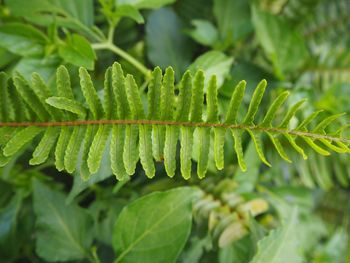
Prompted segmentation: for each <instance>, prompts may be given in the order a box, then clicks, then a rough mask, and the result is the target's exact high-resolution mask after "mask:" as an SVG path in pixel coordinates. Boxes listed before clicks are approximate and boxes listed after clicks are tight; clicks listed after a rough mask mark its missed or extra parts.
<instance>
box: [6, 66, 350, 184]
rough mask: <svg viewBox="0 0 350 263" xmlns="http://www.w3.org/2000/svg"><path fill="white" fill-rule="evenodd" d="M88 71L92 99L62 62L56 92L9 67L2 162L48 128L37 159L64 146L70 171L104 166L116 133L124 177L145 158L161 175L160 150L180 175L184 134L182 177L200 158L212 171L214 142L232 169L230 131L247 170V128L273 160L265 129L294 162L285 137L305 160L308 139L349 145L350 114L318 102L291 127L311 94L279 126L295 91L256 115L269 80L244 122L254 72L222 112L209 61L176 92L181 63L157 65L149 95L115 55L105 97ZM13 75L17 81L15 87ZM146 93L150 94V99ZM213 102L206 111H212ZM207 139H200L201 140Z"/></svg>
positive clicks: (321, 145) (60, 160) (218, 159)
mask: <svg viewBox="0 0 350 263" xmlns="http://www.w3.org/2000/svg"><path fill="white" fill-rule="evenodd" d="M79 78H80V87H81V94H80V95H79V94H77V96H78V97H83V98H85V101H86V104H87V107H85V106H84V104H83V103H81V102H79V101H78V100H76V99H75V98H74V96H73V91H72V87H71V82H70V76H69V74H68V71H67V69H66V68H65V67H63V66H61V67H59V68H58V69H57V74H56V92H52V91H51V90H50V89H48V86H47V84H46V83H45V82H44V81H43V79H42V78H41V77H40V76H39V75H38V74H36V73H34V74H33V75H32V83H31V84H30V83H28V82H27V81H26V80H25V79H24V78H23V76H21V75H20V74H19V73H14V75H13V77H12V79H13V81H8V76H7V75H6V74H4V73H0V91H1V93H0V165H1V166H2V165H5V164H6V163H7V162H8V161H9V160H11V156H13V155H15V154H16V153H18V152H20V150H21V149H23V148H24V146H25V145H26V144H28V143H29V142H31V141H32V139H33V138H34V137H36V136H39V134H40V133H43V135H41V138H40V141H39V144H38V145H37V146H36V147H35V149H34V152H33V158H32V159H31V160H30V164H32V165H35V164H41V163H44V162H45V161H46V160H47V159H48V158H49V156H50V153H51V151H53V149H54V148H55V150H54V151H55V154H54V157H55V165H56V168H57V169H58V170H59V171H62V170H66V171H67V172H69V173H73V172H74V171H75V170H76V169H77V170H78V171H80V174H81V176H82V177H83V178H84V179H88V178H89V177H90V175H91V174H94V173H96V172H97V171H98V170H99V169H100V165H101V160H102V156H103V153H104V152H105V150H106V148H107V142H109V140H110V145H109V149H110V152H109V154H110V161H111V162H110V163H111V169H112V172H113V174H115V176H116V178H117V179H118V180H124V179H126V178H127V177H128V176H129V175H133V174H134V173H135V170H136V166H137V163H138V161H139V160H140V162H141V164H142V167H143V169H144V170H145V173H146V175H147V177H149V178H152V177H154V176H155V166H154V159H155V160H156V161H160V160H164V165H165V170H166V172H167V174H168V175H169V176H170V177H172V176H174V175H175V173H176V152H177V145H178V140H180V171H181V175H182V176H183V178H185V179H189V178H190V177H191V174H192V157H194V159H195V160H196V161H197V174H198V176H199V177H200V178H203V177H204V176H205V174H206V172H207V169H208V163H209V158H210V156H209V152H210V148H211V147H214V149H213V150H214V151H213V152H214V159H215V164H216V167H217V168H218V169H223V168H224V145H225V139H226V138H225V135H226V131H227V130H230V131H231V134H232V136H233V139H234V145H233V146H231V147H233V148H234V151H235V153H236V156H237V161H238V165H239V167H240V169H241V170H242V171H246V170H247V164H246V163H245V160H244V147H243V142H242V140H243V139H246V138H248V137H247V136H245V135H246V134H247V133H248V134H249V135H250V138H251V140H252V141H253V143H254V146H255V148H256V151H257V153H258V156H259V158H260V159H261V161H262V162H263V163H265V164H266V165H268V166H270V163H269V162H268V161H267V159H266V157H265V153H264V150H263V148H264V147H263V146H264V144H263V142H265V141H263V140H262V138H263V136H264V135H267V137H268V138H269V140H270V141H271V142H272V144H273V145H274V148H275V149H276V151H277V153H278V154H279V155H280V156H281V158H282V159H284V160H286V161H287V162H290V158H289V157H288V156H287V154H286V151H285V148H286V147H287V146H286V145H290V146H291V147H292V148H294V149H295V150H296V151H297V152H298V153H299V154H301V155H302V157H303V158H304V159H306V158H307V156H306V154H305V150H304V147H305V146H308V147H310V148H311V149H313V150H314V151H315V152H317V153H319V154H321V155H329V154H330V151H334V152H337V153H347V152H350V148H349V144H350V141H349V140H348V139H347V138H345V137H344V136H343V135H342V132H343V130H344V129H345V128H346V127H347V126H342V127H340V128H336V125H338V124H339V123H340V122H336V120H337V119H338V118H340V117H341V116H342V115H343V114H336V115H332V116H329V117H327V116H326V117H322V116H321V117H320V116H319V113H320V112H321V111H316V112H314V113H312V114H310V115H309V116H308V117H306V118H305V119H303V120H300V121H299V125H298V126H297V127H296V128H293V127H294V126H293V127H290V125H289V124H290V122H291V121H292V119H293V118H295V119H298V117H297V116H296V113H297V111H298V110H299V109H300V107H301V106H302V104H303V103H304V102H305V100H301V101H299V102H297V103H296V104H294V105H293V106H292V107H290V109H288V111H287V113H286V114H285V116H284V118H283V119H282V121H281V122H280V124H279V125H277V126H276V125H275V123H274V122H275V119H277V118H276V116H277V115H278V114H279V113H280V112H281V113H283V112H284V109H283V107H285V106H283V104H284V102H285V101H286V100H287V97H288V94H289V93H288V92H282V93H281V94H280V95H279V96H278V97H277V98H276V99H275V100H274V101H273V102H272V103H271V104H270V106H269V107H268V110H267V112H266V114H265V116H264V117H263V118H262V121H261V122H259V123H258V124H255V123H257V122H256V121H255V119H260V118H261V116H258V115H259V112H260V111H261V110H260V104H261V102H262V99H263V95H264V92H265V89H266V81H265V80H262V81H261V82H260V83H259V84H258V85H257V87H256V89H255V91H254V92H253V95H252V98H251V100H250V104H249V107H248V110H247V112H246V114H245V116H244V115H243V116H244V118H243V120H242V121H241V120H238V118H237V115H238V111H239V109H240V105H241V104H242V101H243V97H244V95H245V87H246V82H245V81H241V82H239V83H238V85H237V86H236V88H235V89H234V92H233V94H232V96H231V99H230V103H229V107H228V109H227V114H225V116H221V114H220V113H219V109H218V108H219V107H218V91H217V88H218V87H217V83H216V77H215V76H213V77H211V78H210V79H209V81H208V82H207V83H208V87H207V89H206V90H207V93H206V95H205V96H204V83H205V77H204V73H203V71H201V70H199V71H197V72H196V73H195V75H194V77H193V78H192V76H191V74H190V72H189V71H186V72H185V74H184V75H183V76H182V78H181V81H180V83H178V85H177V86H176V87H178V91H179V92H178V95H177V94H176V93H175V77H174V71H173V70H172V68H167V69H166V72H165V74H164V76H162V71H161V69H160V68H158V67H157V68H155V69H154V71H153V72H152V75H151V80H150V83H149V85H148V89H147V90H148V94H147V100H143V96H144V95H146V94H143V93H144V92H143V91H141V90H140V89H139V87H138V85H137V84H136V81H135V79H134V77H133V76H132V75H127V76H126V77H124V73H123V70H122V68H121V66H120V64H118V63H114V64H113V65H112V67H109V68H108V69H107V71H106V73H105V80H104V87H103V101H101V100H100V98H99V97H98V95H97V91H96V90H95V88H94V85H93V81H92V79H91V77H90V75H89V73H88V72H87V71H86V70H85V69H83V68H80V70H79ZM12 83H13V85H14V88H12V87H11V86H10V85H12ZM143 101H145V102H148V105H146V107H145V105H144V104H143ZM8 105H9V107H8ZM204 109H206V112H203V111H204ZM256 116H258V117H257V118H256ZM221 119H223V120H221ZM336 129H337V130H336ZM329 130H336V132H328V131H329ZM212 135H213V136H212ZM194 136H196V140H195V141H194ZM212 137H213V138H212ZM198 141H199V142H200V143H199V144H198V145H195V147H194V143H198ZM212 145H213V146H212ZM244 145H246V143H245V142H244ZM193 149H196V151H193Z"/></svg>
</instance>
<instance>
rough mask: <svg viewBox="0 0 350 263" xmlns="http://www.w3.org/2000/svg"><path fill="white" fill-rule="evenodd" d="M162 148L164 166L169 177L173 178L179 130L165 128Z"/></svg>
mask: <svg viewBox="0 0 350 263" xmlns="http://www.w3.org/2000/svg"><path fill="white" fill-rule="evenodd" d="M165 133H166V136H165V146H164V166H165V170H166V172H167V174H168V176H169V177H173V176H174V175H175V171H176V147H177V141H178V139H179V128H178V127H175V126H170V125H168V126H166V131H165Z"/></svg>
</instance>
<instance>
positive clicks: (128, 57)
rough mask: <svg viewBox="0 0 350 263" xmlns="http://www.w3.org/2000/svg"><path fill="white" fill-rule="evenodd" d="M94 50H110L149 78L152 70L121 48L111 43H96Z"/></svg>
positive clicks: (93, 46)
mask: <svg viewBox="0 0 350 263" xmlns="http://www.w3.org/2000/svg"><path fill="white" fill-rule="evenodd" d="M92 48H93V49H95V50H101V49H105V50H109V51H112V52H113V53H115V54H117V55H119V56H121V57H122V58H124V59H125V60H127V61H128V62H129V63H130V64H132V65H133V66H134V67H135V68H137V69H138V70H139V71H140V72H141V73H143V74H144V75H145V76H146V77H147V78H148V76H149V75H150V72H151V71H150V70H149V69H148V68H147V67H146V66H145V65H143V64H142V63H141V62H139V61H138V60H137V59H135V58H134V57H133V56H131V55H129V54H128V53H127V52H125V51H124V50H122V49H121V48H119V47H117V46H116V45H114V44H113V43H111V42H106V43H95V44H92Z"/></svg>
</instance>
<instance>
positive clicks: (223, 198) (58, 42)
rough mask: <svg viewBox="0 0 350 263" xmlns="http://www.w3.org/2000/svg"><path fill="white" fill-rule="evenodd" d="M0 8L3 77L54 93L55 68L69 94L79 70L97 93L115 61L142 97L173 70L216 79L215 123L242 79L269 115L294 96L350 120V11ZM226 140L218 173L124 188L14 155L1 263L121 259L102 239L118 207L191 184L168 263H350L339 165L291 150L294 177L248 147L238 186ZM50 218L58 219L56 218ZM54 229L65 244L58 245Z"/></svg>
mask: <svg viewBox="0 0 350 263" xmlns="http://www.w3.org/2000/svg"><path fill="white" fill-rule="evenodd" d="M0 3H1V4H0V70H1V71H5V72H8V73H11V72H13V71H16V70H17V71H19V72H20V73H22V74H23V75H24V76H25V77H26V78H28V79H30V75H31V73H32V72H34V71H35V72H39V73H40V74H41V75H42V76H43V77H44V78H45V80H47V81H49V83H51V84H52V85H53V84H54V79H55V75H54V72H55V70H56V68H57V67H58V66H59V65H60V64H64V65H66V66H67V67H68V68H69V69H70V72H71V74H72V82H73V85H74V86H78V84H79V83H78V79H77V73H78V71H77V67H79V66H83V67H86V68H87V69H89V70H91V74H93V76H94V79H95V80H96V87H97V88H99V89H101V88H102V85H103V74H104V71H105V70H106V68H107V67H108V66H110V65H111V64H112V63H113V62H114V61H118V62H120V63H121V64H122V66H123V67H124V69H125V71H127V72H128V73H131V74H133V75H134V76H135V77H136V79H137V81H138V84H139V85H140V86H141V87H143V88H145V87H146V86H147V83H148V81H149V69H152V68H153V67H154V66H160V67H161V68H162V69H165V68H166V67H167V66H169V65H171V66H172V67H173V68H174V69H175V72H176V74H177V75H176V77H177V78H179V77H180V76H181V74H183V73H184V71H185V70H186V69H190V70H193V71H195V70H196V69H199V68H200V69H203V70H204V72H205V74H206V76H210V75H212V74H216V75H217V78H218V83H219V85H220V89H219V96H220V98H219V106H220V110H221V111H222V112H224V111H225V109H226V108H227V106H228V102H229V101H228V99H229V97H230V95H231V94H232V92H233V88H234V86H235V85H236V84H237V82H238V81H239V80H242V79H244V80H246V81H247V83H248V90H249V91H250V93H251V92H252V90H253V88H254V87H255V85H256V84H257V83H258V81H260V80H261V79H262V78H265V79H267V80H268V83H269V89H268V93H267V94H268V99H267V100H265V103H266V102H268V101H269V100H271V99H273V98H274V97H275V96H276V94H278V93H279V91H280V90H281V89H282V88H284V89H290V90H291V91H292V96H291V98H290V99H289V101H288V103H289V104H290V105H292V104H293V103H294V102H296V101H297V100H299V99H300V98H301V97H306V98H308V103H307V106H306V107H305V108H304V110H303V112H302V114H303V115H305V116H306V115H308V113H310V112H311V111H312V110H315V109H323V110H324V112H323V113H322V114H324V115H327V114H334V113H339V112H346V113H349V112H350V106H349V105H350V52H349V50H350V49H349V47H350V37H349V34H348V32H349V31H348V30H350V15H349V13H350V12H349V11H350V1H349V0H335V1H326V0H261V1H246V0H234V1H232V0H196V1H193V0H178V1H174V0H99V1H93V0H31V1H27V0H2V1H0ZM248 93H249V92H248ZM245 102H246V105H247V104H248V103H249V101H247V99H246V101H245ZM0 140H1V138H0ZM227 141H229V142H230V143H227V144H226V145H225V169H224V170H222V171H220V172H217V171H216V170H215V169H214V168H212V169H210V172H209V174H208V175H207V177H206V178H205V179H204V180H198V179H197V178H195V176H192V178H191V179H190V180H189V181H184V180H183V179H181V176H180V175H179V174H178V175H177V176H175V178H173V179H169V178H167V177H166V176H165V172H164V168H163V166H162V164H157V176H156V177H155V178H156V179H153V180H148V179H146V177H145V175H144V172H143V171H142V169H141V167H138V169H137V173H136V174H135V175H134V176H133V177H132V178H131V179H130V180H128V181H123V182H116V180H115V178H113V177H112V174H111V171H110V170H109V168H108V167H109V165H102V166H103V167H102V169H101V170H100V171H99V172H98V173H97V174H95V175H94V176H93V177H92V178H91V179H90V180H89V181H83V180H82V179H81V178H80V177H79V175H75V176H73V177H72V176H70V175H68V174H66V173H64V172H61V173H59V172H57V171H55V170H54V169H53V168H52V164H53V161H52V162H48V163H45V165H41V166H36V167H28V166H26V165H23V164H26V163H28V162H27V161H25V160H27V159H29V158H30V156H29V154H26V152H24V153H23V154H21V155H20V156H18V158H16V159H15V160H14V161H12V162H11V163H9V164H8V165H6V166H5V167H4V168H2V169H1V170H0V192H1V195H0V261H1V262H46V261H73V262H81V261H86V260H89V261H90V262H98V261H100V262H113V260H114V259H115V253H118V248H116V247H115V245H114V241H113V240H114V239H115V237H114V236H115V235H117V234H116V233H115V231H116V230H115V231H112V229H113V228H114V224H115V221H116V219H117V217H118V215H119V213H120V211H121V210H122V208H123V207H125V206H128V204H129V203H130V202H131V201H133V200H136V199H137V198H139V197H141V196H144V195H146V194H149V193H152V192H155V191H159V190H169V189H171V188H175V187H177V186H185V185H191V186H196V188H197V189H199V190H198V192H199V193H200V194H198V197H197V198H196V199H195V200H196V201H195V202H194V204H193V212H192V215H193V225H192V229H191V233H190V236H189V239H188V240H187V242H186V244H183V245H184V248H183V250H182V251H181V254H180V256H179V257H178V258H177V262H242V263H244V262H250V261H251V260H252V262H293V263H294V262H315V263H316V262H317V263H321V262H325V263H326V262H329V263H334V262H339V263H341V262H350V254H349V251H350V249H349V248H350V246H349V244H350V243H349V241H350V240H349V234H350V226H349V214H350V205H349V203H348V198H349V197H350V193H349V183H350V166H349V161H350V159H349V158H350V157H349V156H348V155H339V154H337V155H335V154H334V155H332V156H330V157H322V156H318V155H317V154H315V153H313V152H311V151H310V152H309V153H308V156H309V158H308V160H306V161H305V160H303V159H302V158H300V157H299V156H297V155H296V154H295V153H293V152H292V151H291V152H290V153H289V155H290V156H293V164H291V165H290V164H287V163H285V162H283V161H282V160H281V159H280V158H279V157H278V156H277V154H276V151H274V150H270V149H272V147H271V145H269V144H268V143H267V142H266V144H265V145H264V148H265V151H266V152H267V154H268V158H269V160H270V162H271V163H272V168H267V167H265V166H263V165H262V164H261V163H260V161H259V160H258V158H257V156H256V153H255V152H254V147H251V144H250V143H249V140H247V144H246V145H245V148H244V149H245V153H246V155H245V156H246V157H245V158H246V162H247V164H248V171H247V172H246V173H242V172H240V170H239V169H237V161H236V159H235V156H234V153H233V149H232V148H233V147H232V145H233V142H232V139H230V138H227ZM196 143H197V144H198V143H199V142H196ZM194 158H195V156H194ZM107 159H108V158H104V161H105V162H107ZM193 169H194V170H195V167H194V168H193ZM184 198H185V197H184ZM51 206H52V207H53V208H52V209H54V210H55V211H61V212H62V213H61V215H63V216H62V217H61V218H56V215H55V213H53V212H50V210H49V209H50V207H51ZM296 207H297V208H296ZM149 209H150V210H152V203H150V204H149ZM63 211H64V212H63ZM145 216H147V215H145ZM139 217H141V218H142V217H143V215H139ZM58 220H60V222H61V223H57V222H58ZM76 220H78V223H77V222H76ZM65 226H67V228H65ZM63 228H64V229H66V231H68V232H67V233H63V234H62V231H63ZM272 229H276V230H272ZM70 231H71V232H70ZM169 231H170V230H169ZM172 231H173V230H172ZM63 232H64V231H63ZM168 234H169V235H171V233H168ZM50 236H56V237H57V238H50ZM67 236H71V238H72V239H71V240H69V238H67ZM266 236H267V237H266ZM264 237H265V238H264ZM163 238H165V239H166V238H167V237H166V236H164V237H163ZM260 240H261V241H260ZM259 241H260V242H259ZM115 242H116V241H115ZM276 242H277V243H276ZM268 244H271V246H269V247H268V246H267V245H268ZM85 250H86V251H88V252H86V253H85V252H84V251H85ZM265 250H267V251H268V252H269V253H270V254H269V255H270V256H269V255H264V254H263V252H262V251H265ZM82 251H83V252H82ZM257 251H258V252H257ZM259 251H260V252H259ZM278 251H279V252H278ZM277 252H278V253H280V254H278V253H277ZM273 255H275V256H276V255H277V259H276V258H275V259H274V261H273V260H272V257H273ZM278 256H279V257H278ZM269 257H270V258H269ZM129 262H132V261H129Z"/></svg>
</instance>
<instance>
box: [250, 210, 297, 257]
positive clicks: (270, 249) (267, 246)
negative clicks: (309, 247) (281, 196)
mask: <svg viewBox="0 0 350 263" xmlns="http://www.w3.org/2000/svg"><path fill="white" fill-rule="evenodd" d="M297 228H298V209H297V208H294V209H293V211H292V213H291V217H289V218H288V220H287V221H286V222H285V224H284V225H283V226H282V227H280V228H277V229H275V230H272V231H270V233H269V234H268V235H267V236H266V237H265V238H263V239H262V240H261V241H259V242H258V252H257V254H256V255H255V256H254V258H253V260H252V261H251V263H265V262H266V263H267V262H269V263H285V262H290V263H298V262H300V263H301V262H303V260H302V257H301V255H300V254H299V253H300V252H299V247H298V236H297Z"/></svg>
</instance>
